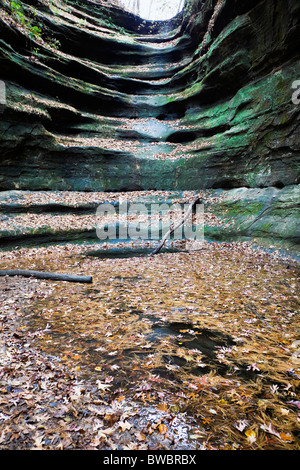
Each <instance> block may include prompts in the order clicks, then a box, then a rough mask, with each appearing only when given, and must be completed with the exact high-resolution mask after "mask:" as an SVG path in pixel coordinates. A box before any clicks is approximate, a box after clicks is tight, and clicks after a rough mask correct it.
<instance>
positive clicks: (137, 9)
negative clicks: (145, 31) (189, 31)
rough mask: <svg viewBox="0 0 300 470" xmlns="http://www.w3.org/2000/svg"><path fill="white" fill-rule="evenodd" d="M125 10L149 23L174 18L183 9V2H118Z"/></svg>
mask: <svg viewBox="0 0 300 470" xmlns="http://www.w3.org/2000/svg"><path fill="white" fill-rule="evenodd" d="M119 2H120V3H121V4H122V5H123V6H124V8H126V10H128V11H130V12H132V13H134V14H136V15H138V16H140V17H141V18H143V19H145V20H149V21H165V20H169V19H171V18H174V16H176V15H177V14H178V13H180V12H181V10H182V9H183V7H184V4H185V0H119Z"/></svg>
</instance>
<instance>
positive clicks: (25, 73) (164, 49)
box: [0, 0, 300, 245]
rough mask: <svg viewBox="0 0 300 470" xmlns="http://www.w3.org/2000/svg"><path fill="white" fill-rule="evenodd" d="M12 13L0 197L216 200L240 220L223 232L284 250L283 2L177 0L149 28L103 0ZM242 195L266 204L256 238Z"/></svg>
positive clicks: (296, 13) (288, 95) (287, 28)
mask: <svg viewBox="0 0 300 470" xmlns="http://www.w3.org/2000/svg"><path fill="white" fill-rule="evenodd" d="M13 3H16V2H13ZM17 3H18V2H17ZM20 4H21V7H20V8H19V9H17V11H16V9H14V8H13V7H12V2H9V1H7V0H2V2H1V20H0V28H1V29H0V31H1V40H0V57H1V70H0V80H2V82H4V83H5V87H6V102H5V104H0V107H1V110H0V111H1V121H0V137H1V139H0V167H1V172H0V175H1V176H0V189H1V190H2V191H4V190H5V191H7V190H30V191H57V190H59V191H100V192H103V191H106V192H107V191H108V192H111V191H145V190H166V191H182V190H190V191H199V190H214V191H221V192H222V194H223V193H224V194H225V195H226V197H227V194H228V197H229V199H231V195H233V194H234V195H235V196H234V197H236V195H238V196H239V198H240V205H241V214H244V216H245V217H246V219H245V223H246V226H247V224H248V223H249V224H250V225H249V227H248V228H245V227H246V226H245V225H243V224H242V225H238V226H239V230H237V234H240V235H241V236H246V237H248V236H249V237H253V236H256V235H257V236H258V237H260V236H264V235H266V237H271V238H273V237H275V238H276V237H277V238H278V239H284V238H286V239H288V240H291V241H292V243H293V245H294V244H295V243H297V240H298V238H297V237H298V234H297V232H299V230H298V229H299V225H297V207H298V206H297V204H298V203H299V191H298V184H299V150H300V139H299V134H300V133H299V116H300V113H299V111H300V105H297V104H295V102H293V100H292V96H293V88H292V87H293V84H294V82H295V81H296V80H299V79H300V52H299V48H298V38H299V34H300V4H299V2H298V1H297V0H285V1H283V0H277V1H276V2H274V1H271V0H263V1H262V0H247V1H243V2H240V1H238V0H193V1H187V2H186V7H185V9H184V11H183V13H182V14H180V15H178V17H176V18H175V19H173V20H172V21H167V22H162V23H151V22H146V21H142V20H140V19H138V18H137V17H135V16H134V15H132V14H130V13H128V12H125V11H124V10H122V8H120V6H118V5H117V3H115V2H104V1H90V0H83V1H80V2H76V1H71V0H48V1H46V0H28V1H25V2H22V3H20ZM252 190H253V191H254V192H251V191H252ZM235 191H236V192H235ZM260 191H261V192H260ZM254 193H255V194H257V197H258V199H260V198H261V196H259V195H263V199H264V198H265V197H267V199H268V210H269V209H271V206H270V205H272V202H274V205H273V206H272V207H273V208H272V211H273V212H272V214H273V215H272V217H273V216H274V219H272V221H271V222H270V220H268V223H270V225H268V224H267V221H266V224H265V227H264V228H263V227H260V228H259V229H257V230H255V223H253V220H254V219H253V217H254V218H255V217H256V216H257V215H258V214H259V212H257V211H256V210H254V208H253V211H254V212H251V213H250V212H249V204H248V199H249V198H248V195H249V194H251V195H253V194H254ZM289 194H292V206H291V205H290V204H289V203H286V200H285V197H286V195H287V198H288V200H289V197H290V196H289ZM268 195H270V198H269V196H268ZM274 195H275V197H274V198H273V196H274ZM281 195H283V196H282V197H283V199H284V202H283V204H282V205H280V209H279V211H277V209H278V206H277V205H276V204H275V200H276V201H277V199H278V197H279V200H281V199H280V198H281ZM277 196H278V197H277ZM250 199H251V197H250ZM273 199H274V201H272V200H273ZM259 204H261V209H262V210H264V208H265V205H264V204H265V200H264V201H261V202H260V203H259ZM216 207H217V206H216ZM232 207H233V206H232ZM245 208H246V210H245V211H244V212H243V210H244V209H245ZM227 209H228V207H227V208H226V210H227ZM216 210H217V209H216ZM218 210H220V208H219V209H218ZM276 211H277V212H276ZM267 213H268V211H265V212H264V213H263V214H264V216H266V215H267ZM247 214H248V215H247ZM269 216H270V215H269ZM270 217H271V216H270ZM290 217H292V219H293V222H291V223H288V224H287V223H286V222H287V221H290ZM259 219H261V217H259ZM239 220H240V219H239ZM298 220H299V219H298ZM276 221H277V222H276ZM276 226H277V227H279V226H280V227H281V228H280V229H279V230H277V229H276ZM226 233H227V235H228V236H229V235H230V231H228V230H227V232H226ZM255 234H256V235H255ZM231 235H232V236H233V233H231Z"/></svg>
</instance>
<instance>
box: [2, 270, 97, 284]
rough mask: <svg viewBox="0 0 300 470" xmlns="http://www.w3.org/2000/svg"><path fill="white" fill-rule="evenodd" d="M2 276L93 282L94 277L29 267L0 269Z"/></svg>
mask: <svg viewBox="0 0 300 470" xmlns="http://www.w3.org/2000/svg"><path fill="white" fill-rule="evenodd" d="M0 276H23V277H34V278H36V279H50V280H51V281H68V282H86V283H91V282H93V279H92V277H91V276H75V275H71V274H59V273H46V272H42V271H31V270H27V269H11V270H9V269H8V270H6V269H5V270H0Z"/></svg>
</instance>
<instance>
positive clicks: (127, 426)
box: [119, 421, 132, 432]
mask: <svg viewBox="0 0 300 470" xmlns="http://www.w3.org/2000/svg"><path fill="white" fill-rule="evenodd" d="M119 427H120V428H121V429H122V432H124V431H126V430H127V429H131V428H132V424H130V423H128V421H125V422H122V421H120V422H119Z"/></svg>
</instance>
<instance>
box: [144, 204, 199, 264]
mask: <svg viewBox="0 0 300 470" xmlns="http://www.w3.org/2000/svg"><path fill="white" fill-rule="evenodd" d="M199 200H200V197H199V196H197V197H196V198H195V199H194V200H193V202H191V204H190V205H189V208H188V210H187V212H186V214H185V216H184V218H183V219H182V220H180V221H179V222H178V223H177V224H176V225H174V226H171V228H170V230H169V231H168V232H167V233H166V234H165V236H164V237H163V239H162V241H161V243H160V244H159V246H158V247H157V248H155V250H154V251H152V253H150V256H153V255H156V253H158V252H159V251H160V250H161V249H162V247H163V246H164V244H165V241H166V239H167V238H168V237H169V236H170V235H171V233H173V232H175V230H177V229H178V228H179V227H180V226H181V225H183V224H184V222H185V221H186V219H187V218H188V217H189V215H190V213H191V212H192V210H193V207H194V205H195V204H196V203H197V202H198V201H199Z"/></svg>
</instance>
